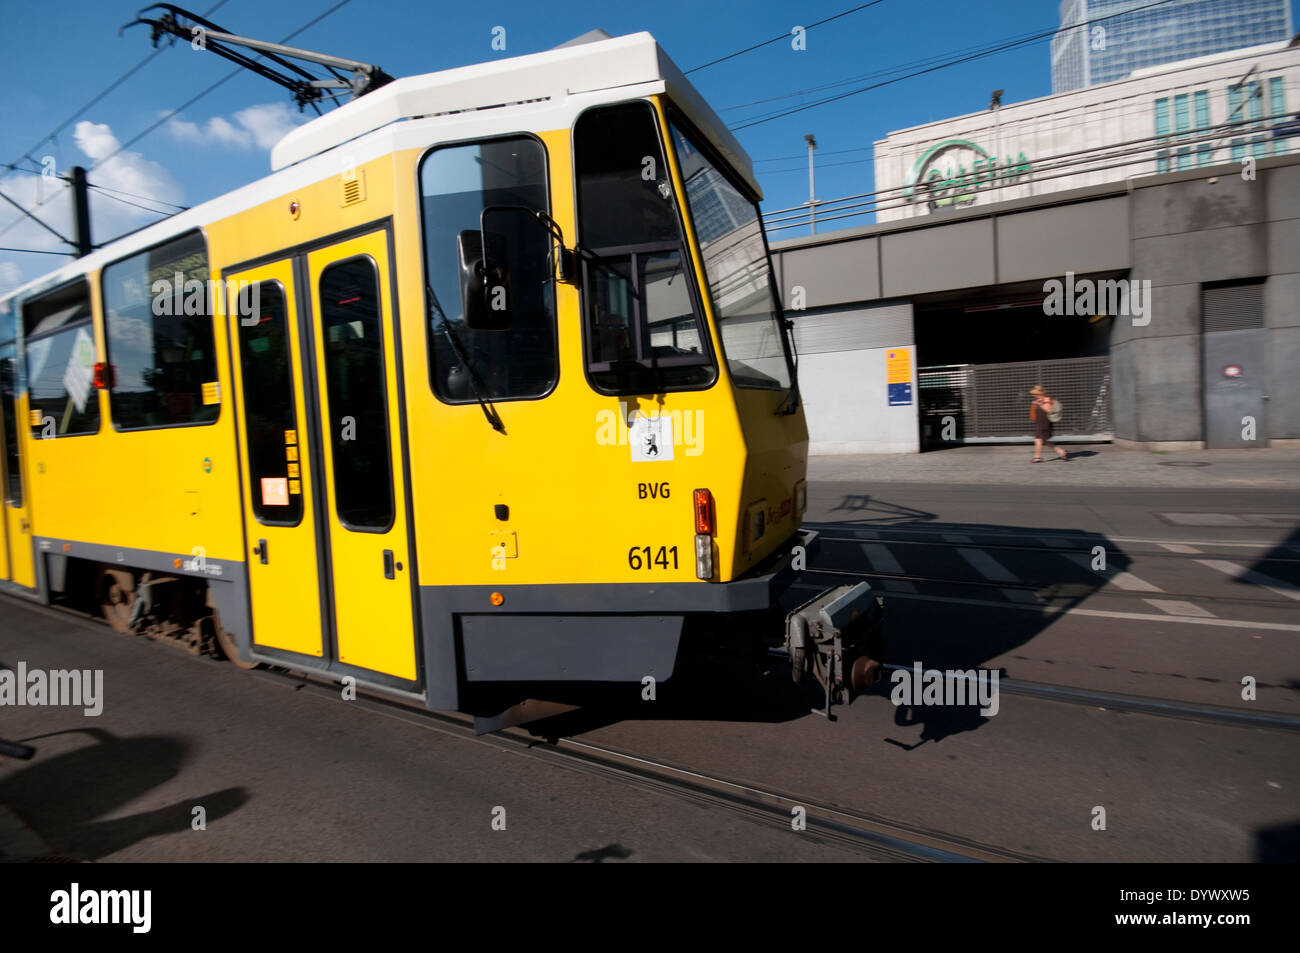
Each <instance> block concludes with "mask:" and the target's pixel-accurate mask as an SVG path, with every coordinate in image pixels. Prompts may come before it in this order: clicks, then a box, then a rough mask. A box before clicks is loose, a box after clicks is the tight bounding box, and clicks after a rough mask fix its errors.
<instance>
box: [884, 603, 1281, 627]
mask: <svg viewBox="0 0 1300 953" xmlns="http://www.w3.org/2000/svg"><path fill="white" fill-rule="evenodd" d="M894 598H895V599H924V600H925V601H926V602H947V603H951V604H953V605H960V606H987V607H988V608H992V609H1023V610H1025V611H1028V612H1037V613H1039V614H1040V615H1044V616H1062V615H1086V616H1094V617H1097V618H1102V619H1134V620H1136V621H1139V622H1177V623H1179V624H1182V625H1217V626H1224V627H1226V628H1230V629H1256V630H1268V631H1270V632H1300V625H1292V624H1291V623H1289V622H1251V621H1249V620H1247V619H1202V618H1199V617H1197V616H1174V615H1156V614H1155V613H1153V612H1112V611H1110V610H1107V609H1078V608H1075V609H1060V608H1057V607H1055V606H1028V605H1022V604H1020V603H1016V602H990V601H989V600H987V599H962V598H959V597H957V596H931V595H926V594H924V593H917V594H916V595H908V594H905V593H899V594H898V595H896V596H894Z"/></svg>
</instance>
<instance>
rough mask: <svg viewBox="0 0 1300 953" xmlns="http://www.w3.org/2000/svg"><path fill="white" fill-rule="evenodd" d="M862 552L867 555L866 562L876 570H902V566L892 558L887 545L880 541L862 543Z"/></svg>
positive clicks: (893, 571) (898, 571) (892, 555)
mask: <svg viewBox="0 0 1300 953" xmlns="http://www.w3.org/2000/svg"><path fill="white" fill-rule="evenodd" d="M862 552H863V553H864V554H865V555H866V557H867V563H868V564H869V565H870V566H871V568H872V569H874V570H875V571H876V572H892V573H901V572H902V571H903V567H902V566H901V565H900V564H899V562H898V560H897V559H895V558H894V554H893V553H891V552H890V551H889V547H888V546H885V545H882V544H881V543H863V544H862Z"/></svg>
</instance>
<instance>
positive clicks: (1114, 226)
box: [997, 197, 1130, 281]
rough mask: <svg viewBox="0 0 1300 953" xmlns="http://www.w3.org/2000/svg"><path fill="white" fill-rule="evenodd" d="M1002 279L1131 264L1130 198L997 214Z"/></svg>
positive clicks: (999, 269)
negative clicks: (1129, 237) (1129, 241)
mask: <svg viewBox="0 0 1300 953" xmlns="http://www.w3.org/2000/svg"><path fill="white" fill-rule="evenodd" d="M997 235H998V280H999V281H1026V280H1028V279H1031V278H1044V279H1046V278H1058V277H1061V276H1062V275H1064V274H1065V273H1066V272H1067V271H1072V272H1074V273H1075V274H1084V273H1087V272H1092V271H1115V270H1119V269H1124V268H1128V267H1129V264H1130V263H1129V245H1128V241H1127V240H1121V239H1126V238H1127V235H1128V200H1127V199H1125V198H1123V197H1116V198H1109V199H1101V200H1099V201H1096V202H1080V203H1077V204H1075V205H1067V206H1063V207H1061V208H1045V209H1035V210H1033V211H1032V212H1017V213H1014V214H1011V215H1001V216H999V217H998V219H997Z"/></svg>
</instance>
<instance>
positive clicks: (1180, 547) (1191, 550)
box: [1157, 543, 1200, 556]
mask: <svg viewBox="0 0 1300 953" xmlns="http://www.w3.org/2000/svg"><path fill="white" fill-rule="evenodd" d="M1157 545H1158V546H1159V547H1160V548H1161V549H1167V550H1169V551H1170V552H1171V553H1182V554H1183V555H1184V556H1195V555H1198V554H1199V553H1200V550H1199V549H1197V548H1196V547H1195V546H1188V545H1187V544H1186V543H1158V544H1157Z"/></svg>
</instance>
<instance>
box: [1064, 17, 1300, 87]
mask: <svg viewBox="0 0 1300 953" xmlns="http://www.w3.org/2000/svg"><path fill="white" fill-rule="evenodd" d="M1060 13H1061V28H1060V29H1059V30H1057V31H1056V35H1055V36H1053V37H1052V92H1053V93H1068V92H1071V91H1073V90H1076V89H1083V88H1084V87H1086V86H1092V85H1095V84H1097V83H1110V82H1114V81H1115V80H1120V79H1127V78H1128V77H1129V76H1132V75H1133V74H1134V73H1135V72H1136V71H1137V70H1140V69H1144V68H1146V67H1151V66H1159V65H1161V64H1163V63H1173V62H1177V61H1179V60H1188V59H1194V58H1196V57H1200V56H1207V55H1209V54H1212V53H1222V52H1224V51H1226V50H1232V49H1237V48H1240V47H1247V46H1258V45H1260V44H1264V43H1275V42H1278V41H1285V40H1287V39H1289V38H1290V36H1291V4H1290V0H1172V2H1166V3H1161V4H1158V5H1157V4H1154V3H1152V2H1151V0H1062V2H1061V6H1060Z"/></svg>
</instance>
